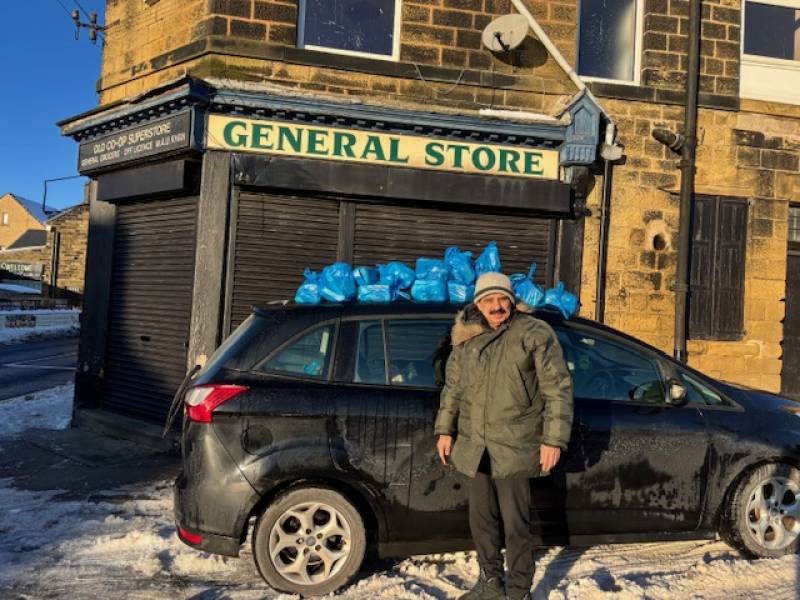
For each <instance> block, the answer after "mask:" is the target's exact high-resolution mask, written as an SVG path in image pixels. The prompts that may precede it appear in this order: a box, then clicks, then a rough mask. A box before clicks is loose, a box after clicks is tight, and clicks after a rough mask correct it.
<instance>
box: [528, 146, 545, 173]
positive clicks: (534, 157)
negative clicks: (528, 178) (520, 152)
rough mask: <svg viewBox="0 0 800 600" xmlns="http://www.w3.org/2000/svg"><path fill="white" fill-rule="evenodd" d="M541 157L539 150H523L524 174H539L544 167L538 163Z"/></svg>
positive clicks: (542, 171)
mask: <svg viewBox="0 0 800 600" xmlns="http://www.w3.org/2000/svg"><path fill="white" fill-rule="evenodd" d="M541 158H542V154H541V152H528V151H526V152H525V174H526V175H541V174H542V173H544V169H542V167H541V166H540V165H539V161H540V160H541Z"/></svg>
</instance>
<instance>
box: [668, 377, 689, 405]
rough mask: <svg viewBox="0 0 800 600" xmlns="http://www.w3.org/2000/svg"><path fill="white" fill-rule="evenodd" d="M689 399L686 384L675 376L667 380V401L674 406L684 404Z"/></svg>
mask: <svg viewBox="0 0 800 600" xmlns="http://www.w3.org/2000/svg"><path fill="white" fill-rule="evenodd" d="M687 401H688V390H687V389H686V386H685V385H683V384H682V383H681V382H680V381H678V380H677V379H675V378H670V379H668V380H667V403H668V404H670V405H672V406H683V405H684V404H686V402H687Z"/></svg>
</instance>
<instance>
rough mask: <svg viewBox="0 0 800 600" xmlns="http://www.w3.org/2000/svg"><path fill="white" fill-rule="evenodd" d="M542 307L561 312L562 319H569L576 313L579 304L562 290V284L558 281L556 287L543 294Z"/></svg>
mask: <svg viewBox="0 0 800 600" xmlns="http://www.w3.org/2000/svg"><path fill="white" fill-rule="evenodd" d="M544 305H545V306H547V307H550V308H555V309H557V310H559V311H561V314H562V315H564V318H565V319H569V318H570V317H571V316H573V315H574V314H575V313H577V312H578V309H579V308H580V305H581V303H580V302H579V301H578V298H577V297H575V295H574V294H571V293H570V292H568V291H566V290H565V289H564V282H563V281H559V282H558V285H557V286H556V287H554V288H550V289H549V290H547V291H546V292H545V293H544Z"/></svg>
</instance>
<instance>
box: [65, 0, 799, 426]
mask: <svg viewBox="0 0 800 600" xmlns="http://www.w3.org/2000/svg"><path fill="white" fill-rule="evenodd" d="M784 4H785V3H782V4H781V5H780V6H775V7H770V5H768V4H763V3H760V4H755V3H749V2H748V3H746V5H744V6H743V5H742V2H740V1H739V0H720V1H716V2H710V1H706V2H704V6H703V11H704V12H703V40H702V45H701V54H702V56H701V77H700V86H701V93H700V116H699V146H698V151H697V154H698V161H697V178H696V194H697V196H696V200H695V203H694V213H695V215H694V216H695V219H694V223H695V224H694V230H693V240H694V243H693V254H692V257H693V269H692V278H693V294H692V299H691V303H690V310H689V315H690V324H691V326H690V330H691V331H690V338H691V339H690V342H689V362H690V364H692V365H693V366H695V367H697V368H699V369H700V370H703V371H705V372H707V373H708V374H710V375H713V376H717V377H722V378H725V379H728V380H732V381H737V382H740V383H743V384H747V385H753V386H756V387H761V388H765V389H768V390H772V391H779V390H780V389H781V387H782V385H783V388H784V391H792V390H794V391H795V393H796V391H797V387H794V388H792V387H791V386H792V385H794V386H797V382H796V381H794V383H792V376H793V372H794V373H796V372H797V371H798V370H797V369H795V370H794V371H793V372H792V371H791V370H786V372H785V373H784V377H783V379H782V378H781V370H782V368H783V365H784V364H789V362H790V360H797V358H796V357H797V356H798V353H800V348H798V346H797V343H796V342H791V343H789V344H788V345H787V343H786V342H784V340H787V341H791V340H792V339H795V340H796V338H792V335H796V331H797V326H798V325H797V320H796V318H794V317H793V315H791V314H790V315H788V316H787V314H786V305H787V302H794V303H795V305H796V302H797V294H798V293H800V292H798V291H797V283H796V281H797V277H796V276H795V278H794V279H791V278H790V277H789V278H788V279H787V273H789V274H791V273H796V272H797V270H798V267H797V261H796V260H795V259H791V260H794V262H793V263H790V261H789V260H788V259H787V257H788V256H789V247H788V246H787V240H788V239H789V236H790V232H792V233H791V235H792V236H795V237H796V236H798V235H800V234H798V233H797V227H795V228H794V229H790V227H789V223H790V220H791V219H792V218H794V219H797V218H798V217H797V214H798V213H797V210H798V209H797V208H796V207H795V206H794V205H793V204H792V202H794V201H798V199H800V190H798V187H799V186H800V174H799V173H798V150H800V109H798V107H797V106H796V104H799V103H800V98H797V97H796V95H795V93H794V91H793V90H795V89H798V88H797V87H796V86H795V87H792V85H788V87H787V85H786V82H791V78H792V77H794V74H795V71H793V70H792V69H793V68H798V67H800V65H798V63H797V62H796V61H797V58H798V56H795V55H791V56H784V54H785V53H786V50H785V48H784V46H785V44H783V45H782V41H784V40H783V38H780V36H781V35H784V36H785V35H788V34H786V33H785V32H784V31H783V29H779V30H778V31H779V32H778V33H777V34H774V35H772V36H765V35H764V34H763V24H764V23H765V21H764V19H767V21H766V22H774V23H781V24H782V23H784V21H786V19H790V18H793V17H792V15H793V14H794V13H792V15H789V14H788V13H786V12H785V10H788V9H785V7H784ZM336 6H339V7H343V6H348V7H350V8H351V9H352V10H349V11H344V10H342V11H341V12H336V11H335V10H334V7H336ZM356 6H358V9H357V10H356ZM688 6H689V2H688V0H619V2H616V3H614V7H615V8H614V10H607V7H606V6H605V4H599V3H597V2H595V1H593V0H578V1H568V0H566V1H551V0H537V1H533V0H375V1H370V2H359V3H353V2H340V3H324V2H315V1H312V0H306V1H301V2H298V1H296V0H275V1H261V0H185V1H177V0H156V1H155V2H153V1H151V2H145V3H142V2H138V1H135V0H109V2H108V3H107V9H106V15H105V21H106V26H107V28H108V29H107V30H106V36H105V37H106V45H105V48H104V57H103V64H102V72H101V76H100V79H99V80H98V82H97V89H98V92H99V94H100V105H99V106H98V107H96V108H93V109H92V110H90V111H88V112H86V113H84V114H82V115H78V116H75V117H73V118H70V119H68V120H66V121H64V122H62V123H61V124H60V125H61V127H62V131H63V132H64V134H65V135H69V136H72V137H73V138H74V139H75V140H76V141H78V142H79V143H80V158H79V164H80V170H81V172H82V173H85V174H88V175H90V176H92V177H93V179H95V180H96V185H95V186H94V193H93V198H92V203H91V209H90V234H89V239H90V242H89V257H88V259H87V261H88V269H89V272H91V273H92V274H93V276H92V277H91V278H90V279H89V280H88V281H87V288H86V303H87V306H86V308H87V311H86V314H85V316H86V318H85V319H84V330H83V332H82V339H81V351H80V358H79V361H80V369H79V372H80V375H79V377H78V381H77V383H78V387H77V398H78V403H79V405H81V406H85V407H89V406H104V407H107V408H112V409H115V410H120V411H124V412H128V413H130V414H136V415H140V416H147V417H160V416H161V415H163V413H164V412H165V410H166V407H165V403H166V402H167V401H168V398H169V396H170V394H171V392H172V390H174V388H175V387H176V386H177V383H178V381H179V380H180V378H181V376H182V374H183V372H184V371H185V369H186V366H187V365H190V364H194V363H195V362H202V361H203V360H204V359H205V357H207V356H208V355H209V354H210V353H211V352H212V351H213V349H214V348H215V347H216V345H217V344H218V343H219V342H220V340H221V339H223V338H224V337H225V336H226V335H227V334H228V333H229V332H230V331H231V329H232V328H233V327H234V326H235V325H236V324H237V323H238V322H240V321H241V319H242V318H243V317H244V315H245V314H246V313H247V311H248V307H249V305H250V304H252V303H256V302H265V301H269V300H274V299H281V298H286V297H288V296H290V295H291V294H292V291H293V289H294V287H296V285H297V284H298V283H299V277H300V274H301V271H302V268H303V267H305V266H310V267H312V268H319V267H320V266H322V265H323V264H326V263H329V262H332V261H333V260H335V259H337V258H338V259H344V260H350V261H353V262H356V263H359V264H360V263H374V262H377V261H381V260H387V259H389V258H398V259H403V260H409V259H411V258H413V257H416V256H420V255H431V254H436V253H439V252H440V251H441V250H443V249H444V247H446V246H448V245H451V244H459V245H461V246H463V247H467V248H470V249H477V248H479V247H480V246H481V245H482V244H484V243H485V242H487V241H489V240H490V239H497V241H498V242H499V244H500V247H501V251H502V252H503V256H504V259H505V260H506V262H505V267H506V269H507V270H509V271H511V270H522V269H525V267H526V266H527V265H528V264H529V263H530V262H531V261H536V262H537V263H538V264H539V270H538V277H539V280H540V281H541V282H542V283H548V284H551V283H553V282H554V281H556V280H559V279H560V280H564V281H565V282H566V283H567V285H568V287H570V288H571V289H573V290H574V291H576V292H577V293H579V294H580V297H581V301H582V303H583V308H582V311H583V314H585V315H586V316H589V317H593V316H594V315H595V308H596V299H597V294H598V290H599V292H600V293H602V294H603V298H604V300H605V310H604V315H603V318H604V320H605V322H607V323H608V324H609V325H611V326H614V327H617V328H619V329H621V330H623V331H626V332H629V333H631V334H633V335H635V336H637V337H639V338H642V339H644V340H645V341H648V342H650V343H651V344H653V345H655V346H657V347H660V348H661V349H663V350H665V351H667V352H669V351H671V348H672V343H673V339H672V336H673V330H674V296H675V294H674V292H675V262H676V247H677V228H678V221H677V218H678V193H677V192H678V183H679V175H678V172H677V170H676V166H677V162H678V161H677V157H676V155H674V154H672V153H671V151H670V150H668V149H667V148H666V147H665V146H663V145H661V144H660V143H659V142H657V141H656V140H655V139H653V137H652V132H653V130H654V129H656V128H666V129H671V130H673V131H680V130H681V128H682V121H683V102H684V93H683V89H684V83H685V73H686V63H687V58H686V57H687V33H688V17H687V15H688ZM765 6H766V7H767V9H768V10H766V12H764V10H765V9H763V7H765ZM772 9H774V10H772ZM331 11H333V12H331ZM770 11H772V12H770ZM790 12H791V11H790ZM509 13H521V14H522V15H523V18H524V20H525V21H526V22H527V24H528V26H529V28H530V31H529V32H528V35H527V36H526V38H525V40H524V42H523V43H522V45H521V46H519V47H518V48H515V49H510V50H504V49H502V48H499V49H498V50H497V51H490V50H489V49H488V48H486V47H485V46H484V44H483V42H482V39H481V34H482V31H483V30H484V28H485V27H486V26H487V25H488V24H489V23H490V22H492V21H493V20H494V19H495V18H497V17H499V16H502V15H507V14H509ZM743 15H744V17H743ZM743 19H744V20H743ZM770 19H771V20H772V21H770ZM743 23H744V26H743ZM775 39H780V41H781V43H778V44H774V43H773V42H774V40H775ZM787 43H788V42H787ZM792 43H793V42H792ZM781 52H783V53H784V54H781ZM776 54H777V55H779V56H777V57H776V56H775V55H776ZM790 54H791V52H790ZM779 69H783V70H784V71H785V74H784V75H783V76H782V78H781V84H780V85H776V84H775V83H773V82H774V78H773V77H771V76H770V73H773V72H776V71H777V70H779ZM798 72H800V70H799V71H798ZM623 147H624V157H623V159H622V160H617V159H618V157H619V154H620V149H621V148H623ZM607 160H608V161H609V164H608V165H607V164H606V161H607ZM611 162H613V165H612V164H610V163H611ZM604 173H605V174H606V175H611V174H612V173H613V176H611V177H610V178H609V180H608V181H609V182H611V183H612V185H611V186H610V187H609V186H605V187H609V190H608V191H609V194H608V198H607V200H608V201H609V202H610V213H609V215H610V227H609V230H608V232H609V233H608V247H609V250H608V258H607V260H606V261H605V263H604V264H603V267H604V269H605V275H604V278H603V281H598V280H597V277H596V274H597V273H598V264H597V262H598V257H599V256H600V229H601V219H600V216H601V210H600V208H601V205H602V203H603V199H604V197H603V190H604V185H603V184H604V181H603V177H604ZM795 222H796V221H795ZM792 239H793V240H794V239H795V238H792ZM600 271H601V272H602V269H601V270H600ZM787 280H788V281H789V282H790V285H789V286H787ZM792 281H794V282H795V283H791V282H792ZM793 319H794V320H793ZM787 332H788V333H787ZM792 332H795V333H794V334H792ZM782 343H783V345H782ZM787 357H789V359H787ZM792 357H794V358H792ZM132 382H136V383H135V385H134V384H133V383H132Z"/></svg>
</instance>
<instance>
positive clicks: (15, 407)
mask: <svg viewBox="0 0 800 600" xmlns="http://www.w3.org/2000/svg"><path fill="white" fill-rule="evenodd" d="M0 331H2V330H0ZM74 390H75V384H73V383H67V384H65V385H60V386H58V387H54V388H50V389H48V390H42V391H41V392H34V393H31V394H26V395H24V396H18V397H16V398H9V399H7V400H0V438H3V437H10V436H12V435H15V434H19V433H20V432H22V431H25V430H26V429H33V428H36V429H66V428H67V427H69V424H70V420H71V419H72V397H73V395H74Z"/></svg>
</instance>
